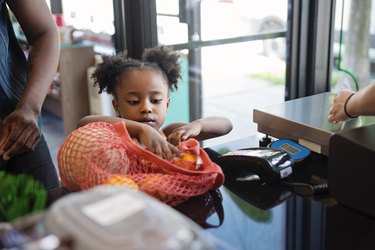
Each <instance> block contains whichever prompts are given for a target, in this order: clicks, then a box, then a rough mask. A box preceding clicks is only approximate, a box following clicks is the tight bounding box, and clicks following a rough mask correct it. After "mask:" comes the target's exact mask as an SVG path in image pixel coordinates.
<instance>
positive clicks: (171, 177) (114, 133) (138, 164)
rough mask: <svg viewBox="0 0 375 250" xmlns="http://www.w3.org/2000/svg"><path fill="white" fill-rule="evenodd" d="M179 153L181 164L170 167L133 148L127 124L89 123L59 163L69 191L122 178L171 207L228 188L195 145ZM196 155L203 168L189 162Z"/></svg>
mask: <svg viewBox="0 0 375 250" xmlns="http://www.w3.org/2000/svg"><path fill="white" fill-rule="evenodd" d="M180 149H182V150H184V151H185V153H184V156H183V157H182V158H180V159H176V160H172V161H167V160H165V159H162V158H161V157H158V156H156V155H155V154H153V153H151V152H150V151H148V150H146V149H144V148H142V147H141V146H139V145H138V144H137V143H134V142H133V140H132V139H131V138H130V136H129V134H128V131H127V130H126V126H125V123H124V122H119V123H115V124H109V123H105V122H94V123H90V124H87V125H86V126H84V127H81V128H79V129H77V130H75V131H73V132H72V133H71V134H70V135H68V137H67V138H66V139H65V140H64V142H63V144H62V145H61V147H60V150H59V152H58V156H57V158H58V168H59V173H60V178H61V182H62V185H63V186H64V187H65V188H67V189H68V190H71V191H79V190H84V189H88V188H91V187H93V186H95V185H100V184H102V183H103V182H105V181H106V180H108V179H109V178H113V177H116V176H119V175H123V176H124V177H127V178H130V179H132V180H133V181H134V182H135V183H136V184H137V185H138V187H139V189H140V190H142V191H144V192H146V193H148V194H149V195H152V196H154V197H155V198H157V199H159V200H161V201H163V202H165V203H167V204H169V205H171V206H176V205H178V204H180V203H182V202H184V201H186V200H187V199H189V198H190V197H193V196H197V195H201V194H204V193H206V192H207V191H209V190H211V189H215V188H217V187H219V186H221V185H222V184H223V183H224V175H223V172H222V170H221V168H220V167H219V166H218V165H216V164H215V163H213V162H212V161H211V159H210V158H209V157H208V155H207V154H206V152H205V151H204V150H203V149H202V148H201V147H199V144H198V142H197V141H196V140H194V139H190V140H188V141H186V142H183V143H182V144H181V145H180ZM196 155H199V157H200V160H201V161H200V163H201V164H199V165H196V162H194V164H192V161H190V160H191V158H193V157H194V156H196ZM192 166H193V167H192ZM195 167H199V168H198V169H195Z"/></svg>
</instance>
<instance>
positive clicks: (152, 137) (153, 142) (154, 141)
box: [78, 115, 180, 159]
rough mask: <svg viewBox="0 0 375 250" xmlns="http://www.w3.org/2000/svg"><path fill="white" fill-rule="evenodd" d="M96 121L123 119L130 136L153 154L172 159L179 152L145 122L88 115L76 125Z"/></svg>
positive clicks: (110, 121) (80, 125)
mask: <svg viewBox="0 0 375 250" xmlns="http://www.w3.org/2000/svg"><path fill="white" fill-rule="evenodd" d="M98 121H102V122H107V123H111V124H113V123H116V122H120V121H124V122H125V125H126V129H127V131H128V133H129V135H130V137H132V138H136V139H137V140H138V141H140V142H141V143H142V144H143V145H144V146H145V147H146V148H147V149H148V150H149V151H151V152H153V153H154V154H156V155H158V156H160V157H164V158H166V159H172V158H173V157H174V155H179V154H180V151H179V150H178V149H177V148H176V147H175V146H173V145H172V144H170V143H169V142H167V140H166V139H165V138H163V137H162V136H161V135H160V133H159V131H157V130H156V129H154V128H152V127H150V126H149V125H147V124H143V123H140V122H136V121H132V120H128V119H123V118H119V117H114V116H100V115H90V116H86V117H84V118H82V119H81V120H80V121H79V122H78V127H82V126H85V125H86V124H89V123H92V122H98Z"/></svg>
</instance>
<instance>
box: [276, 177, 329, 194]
mask: <svg viewBox="0 0 375 250" xmlns="http://www.w3.org/2000/svg"><path fill="white" fill-rule="evenodd" d="M281 184H283V185H285V186H287V187H291V188H292V189H293V191H294V192H295V193H297V194H299V195H301V196H313V195H316V194H322V193H326V192H328V191H329V190H328V184H327V183H322V184H308V183H302V182H289V181H285V180H282V181H281Z"/></svg>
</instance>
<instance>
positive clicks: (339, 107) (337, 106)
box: [328, 91, 353, 124]
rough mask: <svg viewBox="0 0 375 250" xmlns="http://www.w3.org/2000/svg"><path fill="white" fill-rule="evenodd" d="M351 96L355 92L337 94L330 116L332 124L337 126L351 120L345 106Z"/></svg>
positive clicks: (329, 119)
mask: <svg viewBox="0 0 375 250" xmlns="http://www.w3.org/2000/svg"><path fill="white" fill-rule="evenodd" d="M351 94H353V92H350V91H342V92H340V93H339V94H337V96H336V97H335V99H334V100H333V104H332V106H331V108H330V110H329V114H328V121H329V122H330V123H334V124H335V123H338V122H341V121H345V120H347V119H349V117H348V116H346V114H345V111H344V105H345V102H346V100H347V99H348V98H349V96H350V95H351Z"/></svg>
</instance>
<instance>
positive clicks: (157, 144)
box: [139, 125, 181, 160]
mask: <svg viewBox="0 0 375 250" xmlns="http://www.w3.org/2000/svg"><path fill="white" fill-rule="evenodd" d="M139 139H140V140H141V142H142V143H143V145H144V146H145V147H146V148H147V149H148V150H149V151H151V152H152V153H154V154H156V155H158V156H160V157H163V158H166V159H168V160H170V159H173V157H174V156H175V155H177V156H179V155H180V154H181V152H180V150H179V149H178V148H177V147H175V146H174V145H172V144H170V143H169V142H168V141H167V140H166V139H165V138H163V137H162V136H161V135H160V133H159V132H158V131H157V130H155V129H154V128H152V127H150V126H148V125H146V126H145V127H143V129H142V130H141V132H140V133H139Z"/></svg>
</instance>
